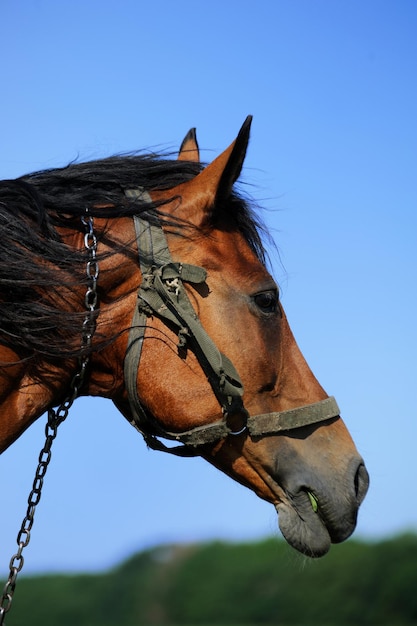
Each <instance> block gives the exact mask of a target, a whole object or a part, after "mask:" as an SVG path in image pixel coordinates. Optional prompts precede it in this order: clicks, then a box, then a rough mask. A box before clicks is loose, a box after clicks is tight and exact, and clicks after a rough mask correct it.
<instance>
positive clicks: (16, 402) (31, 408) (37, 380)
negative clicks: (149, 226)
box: [0, 218, 140, 453]
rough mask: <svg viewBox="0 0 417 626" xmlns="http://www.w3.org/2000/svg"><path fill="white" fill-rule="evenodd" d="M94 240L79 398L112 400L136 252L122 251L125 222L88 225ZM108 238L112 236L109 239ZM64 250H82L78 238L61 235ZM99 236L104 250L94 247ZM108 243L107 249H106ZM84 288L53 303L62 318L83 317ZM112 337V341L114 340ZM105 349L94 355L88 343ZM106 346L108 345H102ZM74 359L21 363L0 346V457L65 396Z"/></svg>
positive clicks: (128, 233)
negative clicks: (89, 333)
mask: <svg viewBox="0 0 417 626" xmlns="http://www.w3.org/2000/svg"><path fill="white" fill-rule="evenodd" d="M94 228H95V232H96V233H97V236H98V239H99V250H98V258H99V262H100V275H99V282H98V286H99V287H98V288H99V292H100V294H99V296H100V299H99V307H100V310H99V314H98V320H97V329H96V332H95V335H94V338H93V346H92V347H93V353H92V354H91V357H90V363H89V366H88V370H87V379H86V381H85V385H84V387H83V389H82V394H84V395H87V394H88V395H90V394H91V395H100V396H104V397H113V395H114V394H115V393H116V390H117V389H119V388H120V386H121V385H122V384H123V376H122V372H120V368H119V365H118V363H119V362H120V361H121V362H123V358H121V355H122V351H123V349H125V347H124V344H126V343H127V332H123V331H124V330H127V329H128V328H129V325H130V323H131V315H132V312H133V306H134V301H135V299H136V288H137V285H138V282H139V280H140V279H139V278H138V274H139V270H138V266H137V262H136V258H137V252H136V251H135V253H134V255H132V254H131V251H129V248H128V247H125V249H124V250H121V251H119V252H117V251H115V248H117V247H122V248H123V245H125V244H126V243H128V242H129V241H131V240H132V239H133V238H134V228H133V222H132V220H131V219H127V218H124V219H114V220H104V219H97V220H95V224H94ZM112 233H116V235H114V236H113V234H112ZM62 235H63V239H64V241H65V242H66V243H67V245H68V246H70V247H73V248H78V249H82V248H83V245H84V237H83V234H82V233H80V232H76V231H72V232H71V231H69V230H68V229H66V230H65V231H63V233H62ZM104 235H105V238H106V241H107V243H106V244H104V243H103V244H101V243H100V241H101V239H103V237H104ZM112 242H113V243H112ZM85 289H86V287H85V285H80V286H79V287H78V286H77V287H75V288H74V290H73V292H72V293H69V292H68V293H67V291H68V290H67V291H65V290H64V292H65V293H64V295H63V297H62V298H59V297H58V298H57V302H59V306H60V307H62V314H63V315H65V311H66V310H67V309H68V311H72V312H74V307H77V309H78V308H79V309H80V310H79V312H80V313H83V309H82V307H83V304H82V303H83V301H84V294H85ZM79 326H80V330H79V336H78V335H77V336H75V335H74V337H72V339H71V341H72V342H73V344H74V346H75V347H76V346H78V347H79V346H80V345H81V341H82V324H81V322H80V324H79ZM115 337H117V339H114V338H115ZM95 341H97V343H100V345H101V346H106V347H105V348H104V349H100V350H99V351H98V352H97V353H95V352H94V342H95ZM107 344H108V345H107ZM78 367H79V366H78V360H77V358H69V357H65V356H63V358H62V361H59V360H57V359H54V361H53V363H51V362H48V361H47V360H43V359H42V357H40V355H36V354H35V355H33V356H32V357H31V358H28V359H27V360H25V359H23V360H22V359H21V356H20V355H18V354H16V353H15V352H14V351H13V350H12V349H10V348H8V347H5V346H0V453H1V452H2V451H3V450H5V449H6V448H7V447H8V446H9V445H10V444H11V443H13V441H15V440H16V439H17V438H18V437H19V436H20V435H21V434H22V433H23V432H24V431H25V430H26V428H28V427H29V426H30V425H31V424H32V423H33V422H34V421H35V420H36V419H37V418H38V417H40V416H41V415H42V414H43V413H44V412H45V411H46V410H47V409H48V408H49V407H51V406H57V404H59V402H61V401H62V400H63V399H64V398H66V397H67V395H68V394H69V393H70V387H71V380H72V378H73V377H74V375H75V374H76V373H77V371H78Z"/></svg>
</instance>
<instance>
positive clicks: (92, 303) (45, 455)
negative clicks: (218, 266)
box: [0, 209, 99, 626]
mask: <svg viewBox="0 0 417 626" xmlns="http://www.w3.org/2000/svg"><path fill="white" fill-rule="evenodd" d="M81 221H82V223H83V226H84V228H85V235H84V245H85V248H86V250H87V252H88V261H87V265H86V274H87V290H86V293H85V297H84V302H85V308H86V314H85V317H84V322H83V326H82V332H81V358H80V361H79V370H78V371H77V373H76V374H75V376H74V377H73V379H72V381H71V384H70V391H69V395H68V396H67V397H66V398H65V400H64V401H63V402H62V403H61V404H60V405H59V406H58V407H57V408H56V409H53V408H51V409H49V411H48V419H47V423H46V426H45V444H44V446H43V448H42V450H41V452H40V454H39V459H38V467H37V469H36V472H35V478H34V481H33V485H32V490H31V492H30V494H29V497H28V507H27V510H26V515H25V517H24V519H23V522H22V525H21V527H20V530H19V533H18V535H17V539H16V542H17V552H16V554H14V555H13V556H12V558H11V559H10V564H9V569H10V571H9V578H8V579H7V582H6V584H5V586H4V589H3V593H2V595H1V596H0V626H5V622H4V619H5V616H6V613H8V612H9V611H10V608H11V605H12V600H13V595H14V592H15V588H16V579H17V575H18V573H19V572H20V570H21V569H22V567H23V564H24V558H23V555H22V552H23V549H24V548H26V546H27V545H28V544H29V541H30V531H31V530H32V526H33V522H34V517H35V510H36V506H37V505H38V504H39V501H40V499H41V494H42V487H43V481H44V478H45V474H46V471H47V469H48V465H49V463H50V461H51V455H52V450H51V449H52V444H53V442H54V439H55V437H56V436H57V433H58V427H59V425H60V424H62V422H63V421H64V420H65V419H66V418H67V416H68V413H69V410H70V408H71V406H72V404H73V403H74V400H75V399H76V398H77V397H78V395H79V393H80V389H81V387H82V385H83V382H84V379H85V372H86V369H87V365H88V362H89V355H90V350H91V346H92V340H93V335H94V331H95V329H96V308H97V303H98V295H97V280H98V275H99V267H98V261H97V237H96V235H95V233H94V219H93V217H92V216H91V215H90V214H89V210H88V209H86V210H85V216H83V217H82V218H81Z"/></svg>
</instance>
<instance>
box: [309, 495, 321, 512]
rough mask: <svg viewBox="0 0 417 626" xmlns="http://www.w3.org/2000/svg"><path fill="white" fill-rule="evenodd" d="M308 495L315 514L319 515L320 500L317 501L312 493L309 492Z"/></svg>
mask: <svg viewBox="0 0 417 626" xmlns="http://www.w3.org/2000/svg"><path fill="white" fill-rule="evenodd" d="M307 495H308V497H309V498H310V502H311V507H312V509H313V511H314V513H317V511H318V508H319V503H318V500H317V498H316V496H315V495H314V494H312V493H311V491H307Z"/></svg>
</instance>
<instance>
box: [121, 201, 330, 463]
mask: <svg viewBox="0 0 417 626" xmlns="http://www.w3.org/2000/svg"><path fill="white" fill-rule="evenodd" d="M125 193H126V196H127V197H128V198H129V199H131V200H133V201H135V200H139V199H140V200H141V203H143V202H145V203H149V204H152V200H151V197H150V196H149V194H148V193H147V192H146V191H144V190H142V189H132V190H128V191H126V192H125ZM134 223H135V230H136V240H137V247H138V253H139V263H140V269H141V273H142V282H141V285H140V287H139V290H138V303H137V306H136V307H135V311H134V315H133V321H132V327H131V329H130V332H129V339H128V347H127V351H126V357H125V363H124V376H125V384H126V389H127V394H128V398H129V405H130V410H131V414H132V419H131V424H132V425H133V426H134V427H135V428H136V429H137V430H138V431H139V432H140V433H141V434H142V436H143V437H144V439H145V441H146V443H147V445H148V446H149V447H150V448H153V449H155V450H161V451H164V452H170V453H171V454H176V455H178V456H197V455H199V451H198V450H197V447H198V446H201V445H204V444H208V443H214V442H216V441H219V440H220V439H223V438H225V437H227V436H228V435H240V434H242V433H244V432H246V431H247V432H249V434H250V435H251V436H252V437H261V436H263V435H271V434H275V433H279V432H282V431H288V430H292V429H294V428H300V427H302V426H307V425H310V424H316V423H319V422H323V421H326V420H328V419H331V418H334V417H337V416H338V415H339V407H338V406H337V403H336V400H335V399H334V398H333V397H329V398H326V399H325V400H321V401H320V402H315V403H314V404H309V405H306V406H302V407H299V408H294V409H290V410H287V411H280V412H273V413H265V414H261V415H255V416H250V415H249V413H248V411H247V410H246V408H245V406H244V404H243V400H242V396H243V384H242V381H241V380H240V377H239V374H238V373H237V371H236V368H235V367H234V365H233V363H232V362H231V361H230V360H229V359H228V358H227V357H226V356H225V355H224V354H222V353H221V352H220V351H219V350H218V348H217V346H216V345H215V343H214V342H213V341H212V340H211V338H210V337H209V335H208V334H207V333H206V331H205V330H204V328H203V326H202V325H201V323H200V320H199V318H198V316H197V314H196V312H195V310H194V308H193V307H192V305H191V302H190V300H189V298H188V295H187V292H186V290H185V288H184V283H190V284H192V285H199V284H202V283H204V282H205V280H206V277H207V273H206V270H205V269H203V268H202V267H198V266H195V265H189V264H188V263H176V262H174V261H173V259H172V257H171V254H170V251H169V248H168V243H167V240H166V236H165V233H164V231H163V229H162V226H161V225H160V224H155V225H154V224H151V223H149V222H148V221H147V220H144V219H142V218H141V217H140V216H139V215H135V216H134ZM152 316H155V317H158V318H159V319H161V320H162V321H163V322H164V323H165V324H166V325H167V326H168V327H170V328H172V329H174V330H175V332H176V333H177V336H178V351H179V353H181V352H185V351H186V350H187V349H188V348H190V349H191V350H193V352H194V353H195V355H196V357H197V359H198V361H199V363H200V366H201V368H202V369H203V371H204V373H205V374H206V376H207V379H208V381H209V383H210V385H211V387H212V389H213V392H214V394H215V396H216V398H217V400H218V402H219V404H220V405H221V407H222V411H223V418H222V419H221V420H219V421H216V422H214V423H212V424H208V425H204V426H197V427H196V428H192V429H191V430H187V431H184V432H179V433H177V432H169V431H167V430H165V429H164V428H162V427H161V425H160V424H158V422H157V421H156V420H155V418H154V417H153V416H151V415H150V414H149V413H148V412H147V411H146V409H145V408H144V407H143V406H142V404H141V402H140V399H139V396H138V390H137V373H138V369H139V364H140V357H141V353H142V346H143V340H144V335H145V328H146V322H147V319H148V317H152ZM234 415H239V417H240V418H242V427H241V428H240V429H239V430H238V431H234V430H232V428H231V427H230V425H229V421H230V420H229V418H230V417H231V416H234ZM158 437H163V438H165V439H170V440H173V441H177V442H180V443H182V444H184V445H181V446H175V447H168V446H166V445H165V444H164V443H162V442H161V441H160V440H159V439H158Z"/></svg>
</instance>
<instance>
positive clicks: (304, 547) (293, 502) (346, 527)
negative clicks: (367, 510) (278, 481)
mask: <svg viewBox="0 0 417 626" xmlns="http://www.w3.org/2000/svg"><path fill="white" fill-rule="evenodd" d="M276 509H277V512H278V520H279V527H280V530H281V532H282V534H283V536H284V538H285V540H286V541H287V542H288V543H289V544H290V546H292V547H293V548H295V549H296V550H298V551H299V552H301V553H302V554H305V555H306V556H309V557H312V558H318V557H321V556H324V555H325V554H326V553H327V552H328V551H329V549H330V546H331V544H332V543H339V542H340V541H344V540H345V539H347V538H348V537H349V536H350V535H351V534H352V532H353V530H354V528H355V526H356V512H354V514H353V515H348V516H347V517H345V518H344V519H343V520H339V522H338V524H337V525H336V524H334V523H332V522H331V521H330V520H329V519H326V516H325V514H324V512H323V510H322V509H321V507H320V501H319V500H318V499H317V498H316V496H315V495H314V494H313V493H311V492H309V491H303V490H302V491H300V492H299V493H298V494H297V495H295V496H294V495H291V494H287V498H286V500H285V501H282V502H280V503H279V504H277V506H276Z"/></svg>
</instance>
